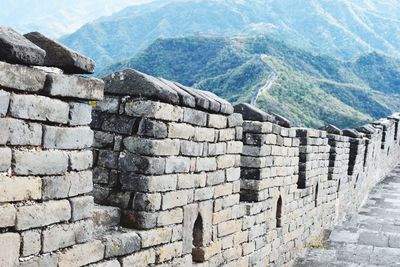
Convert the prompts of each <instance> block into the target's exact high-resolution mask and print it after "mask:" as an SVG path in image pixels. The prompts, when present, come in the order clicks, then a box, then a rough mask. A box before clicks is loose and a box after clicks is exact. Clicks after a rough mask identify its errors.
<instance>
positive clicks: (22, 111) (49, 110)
mask: <svg viewBox="0 0 400 267" xmlns="http://www.w3.org/2000/svg"><path fill="white" fill-rule="evenodd" d="M68 114H69V105H68V104H67V103H65V102H63V101H61V100H57V99H52V98H49V97H45V96H38V95H17V94H12V95H11V102H10V115H11V116H13V117H15V118H21V119H29V120H37V121H50V122H57V123H64V124H65V123H67V122H68Z"/></svg>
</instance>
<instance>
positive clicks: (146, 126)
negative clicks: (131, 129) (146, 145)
mask: <svg viewBox="0 0 400 267" xmlns="http://www.w3.org/2000/svg"><path fill="white" fill-rule="evenodd" d="M137 134H138V135H141V136H146V137H152V138H158V139H162V138H166V137H167V136H168V128H167V125H166V124H165V123H163V122H160V121H153V120H150V119H147V118H143V119H142V120H141V121H140V123H139V128H138V132H137Z"/></svg>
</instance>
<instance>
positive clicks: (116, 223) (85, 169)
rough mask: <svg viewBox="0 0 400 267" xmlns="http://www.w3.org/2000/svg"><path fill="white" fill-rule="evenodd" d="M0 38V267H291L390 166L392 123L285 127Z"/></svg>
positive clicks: (163, 83)
mask: <svg viewBox="0 0 400 267" xmlns="http://www.w3.org/2000/svg"><path fill="white" fill-rule="evenodd" d="M1 31H3V32H1ZM1 31H0V39H1V40H2V42H3V43H4V42H8V43H9V44H10V45H11V44H12V45H11V47H13V49H10V48H9V47H10V45H9V46H7V47H6V48H4V47H1V46H0V61H2V62H0V132H1V134H0V244H7V246H3V248H2V249H1V250H0V266H7V267H8V266H22V267H33V266H35V267H36V266H46V267H47V266H49V267H53V266H54V267H56V266H59V267H62V266H91V267H118V266H123V267H128V266H135V267H136V266H171V267H172V266H185V267H186V266H287V265H291V264H292V263H293V261H294V259H295V258H296V257H297V256H298V255H299V254H300V253H302V252H303V251H304V250H305V249H306V248H307V246H308V245H309V243H310V242H311V241H313V240H316V239H319V238H321V235H322V234H323V231H324V230H325V229H330V228H332V227H333V226H334V225H336V224H338V223H340V222H341V221H343V220H344V218H345V216H346V215H348V214H352V213H354V212H356V211H357V210H358V209H359V208H360V206H361V204H362V203H363V201H364V200H365V198H366V197H367V195H368V193H369V191H370V190H371V188H372V187H373V186H374V185H375V184H376V183H377V182H379V181H380V180H381V179H382V178H384V176H385V175H386V174H387V173H388V172H390V171H391V170H392V169H393V168H394V167H395V166H396V165H397V164H398V159H399V156H400V142H399V141H400V140H399V139H400V138H399V133H398V124H399V121H400V115H399V114H394V115H392V116H390V117H388V118H386V119H382V120H379V121H376V122H374V123H371V124H368V125H364V126H361V127H358V128H357V129H346V130H343V131H342V130H340V129H337V128H336V127H334V126H332V125H327V126H325V127H323V128H322V129H321V130H316V129H306V128H295V127H292V125H291V123H290V121H288V120H287V119H285V118H283V117H281V116H279V115H276V114H267V113H265V112H263V111H261V110H259V109H257V108H255V107H252V106H250V105H248V104H239V105H236V106H235V107H233V106H232V105H231V104H230V103H228V102H226V101H225V100H223V99H221V98H219V97H217V96H216V95H214V94H212V93H210V92H206V91H201V90H195V89H192V88H187V87H185V86H183V85H181V84H178V83H175V82H171V81H167V80H164V79H161V78H155V77H152V76H149V75H146V74H143V73H140V72H137V71H134V70H124V71H121V72H116V73H113V74H110V75H109V76H107V77H105V78H104V79H103V81H102V80H98V79H94V78H88V77H82V76H77V75H74V73H90V72H93V68H94V63H93V62H92V61H91V60H90V59H87V58H85V57H83V56H81V55H79V54H77V53H75V52H73V51H70V50H68V49H67V48H65V47H63V46H61V45H59V44H57V43H55V42H54V41H51V40H50V39H47V38H46V37H44V36H42V35H40V34H37V33H33V34H28V35H26V38H27V39H26V38H24V37H23V36H20V35H19V34H17V33H15V32H13V31H12V30H10V29H8V30H7V31H6V30H4V29H3V28H1ZM4 32H5V33H4ZM8 35H12V37H13V38H10V37H9V36H8ZM28 39H29V40H30V41H29V40H28ZM32 42H33V43H32ZM35 44H36V45H35ZM28 48H29V49H28ZM4 55H7V56H4ZM57 55H63V56H62V59H64V61H62V60H61V59H60V58H54V57H57ZM46 57H47V58H46ZM66 58H68V59H69V60H66ZM38 65H41V66H42V67H38ZM43 65H46V67H43ZM48 67H52V68H48ZM55 67H56V68H55ZM103 89H104V98H103ZM89 101H97V102H96V103H93V102H91V104H89ZM92 106H93V110H92ZM89 125H90V127H89ZM92 151H93V153H92Z"/></svg>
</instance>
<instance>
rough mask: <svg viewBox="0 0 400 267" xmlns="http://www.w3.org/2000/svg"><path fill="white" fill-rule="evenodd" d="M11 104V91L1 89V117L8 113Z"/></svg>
mask: <svg viewBox="0 0 400 267" xmlns="http://www.w3.org/2000/svg"><path fill="white" fill-rule="evenodd" d="M9 104H10V93H9V92H6V91H4V90H0V118H1V117H4V116H5V115H6V114H7V111H8V105H9Z"/></svg>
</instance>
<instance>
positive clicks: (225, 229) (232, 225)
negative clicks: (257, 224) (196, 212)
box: [218, 220, 242, 237]
mask: <svg viewBox="0 0 400 267" xmlns="http://www.w3.org/2000/svg"><path fill="white" fill-rule="evenodd" d="M241 229H242V222H241V221H239V220H238V221H235V220H232V221H227V222H222V223H220V224H218V236H219V237H221V236H226V235H229V234H233V233H235V232H239V231H240V230H241Z"/></svg>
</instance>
